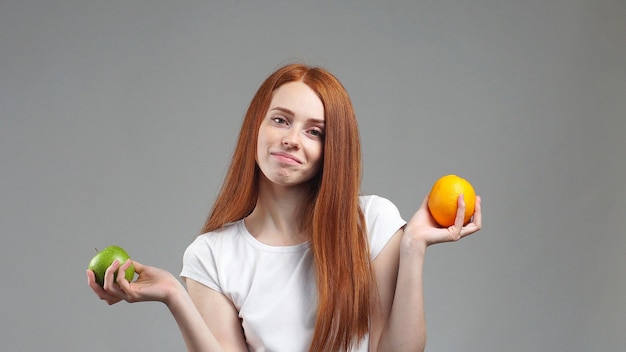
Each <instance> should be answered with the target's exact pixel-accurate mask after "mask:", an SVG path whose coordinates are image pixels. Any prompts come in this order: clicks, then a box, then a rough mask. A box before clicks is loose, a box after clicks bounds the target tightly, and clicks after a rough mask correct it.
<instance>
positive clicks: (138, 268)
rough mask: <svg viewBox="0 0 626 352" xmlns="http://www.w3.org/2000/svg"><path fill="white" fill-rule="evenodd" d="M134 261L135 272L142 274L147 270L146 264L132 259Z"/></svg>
mask: <svg viewBox="0 0 626 352" xmlns="http://www.w3.org/2000/svg"><path fill="white" fill-rule="evenodd" d="M132 262H133V266H134V267H135V272H136V273H137V274H141V272H142V271H144V270H146V266H145V265H143V264H141V263H140V262H138V261H136V260H132Z"/></svg>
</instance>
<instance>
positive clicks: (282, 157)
mask: <svg viewBox="0 0 626 352" xmlns="http://www.w3.org/2000/svg"><path fill="white" fill-rule="evenodd" d="M270 154H271V155H272V156H274V157H275V158H276V159H278V160H279V161H281V162H283V163H287V164H298V165H300V164H302V161H300V159H298V158H296V157H295V156H293V155H291V154H289V153H283V152H274V153H270Z"/></svg>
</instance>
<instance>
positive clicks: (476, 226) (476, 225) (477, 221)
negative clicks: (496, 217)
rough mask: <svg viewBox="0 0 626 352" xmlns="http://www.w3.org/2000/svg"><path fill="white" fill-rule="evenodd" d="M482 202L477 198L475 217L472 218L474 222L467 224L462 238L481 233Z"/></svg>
mask: <svg viewBox="0 0 626 352" xmlns="http://www.w3.org/2000/svg"><path fill="white" fill-rule="evenodd" d="M481 201H482V199H481V198H480V197H479V196H476V202H475V203H474V204H475V205H474V216H473V218H472V222H471V223H469V224H467V226H465V227H464V228H463V231H462V236H463V237H464V236H467V235H471V234H473V233H474V232H477V231H479V230H480V229H481V228H482V210H481Z"/></svg>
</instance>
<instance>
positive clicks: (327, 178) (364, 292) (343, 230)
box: [202, 64, 374, 352]
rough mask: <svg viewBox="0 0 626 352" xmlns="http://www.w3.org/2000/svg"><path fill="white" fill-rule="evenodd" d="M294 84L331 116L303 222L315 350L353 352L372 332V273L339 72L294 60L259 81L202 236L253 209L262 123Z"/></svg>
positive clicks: (353, 131) (355, 144)
mask: <svg viewBox="0 0 626 352" xmlns="http://www.w3.org/2000/svg"><path fill="white" fill-rule="evenodd" d="M296 81H299V82H303V83H304V84H306V85H307V86H309V87H310V88H311V89H312V90H313V91H314V92H315V93H316V94H317V96H318V97H319V98H320V100H321V101H322V104H323V105H324V119H325V132H324V134H325V135H324V156H323V158H324V160H323V166H322V168H321V169H320V171H319V173H318V175H316V176H315V177H314V178H313V179H311V180H310V181H308V183H307V185H308V187H307V189H308V194H307V198H306V200H305V201H304V202H303V204H302V206H301V208H300V209H299V214H300V219H298V221H299V223H300V226H301V227H302V228H303V229H304V230H305V231H306V232H307V233H308V234H309V236H310V239H311V248H312V251H313V258H314V265H315V273H316V282H317V294H318V312H317V320H316V325H315V331H314V334H313V339H312V342H311V347H310V349H309V351H310V352H328V351H348V350H350V348H351V346H352V345H353V344H354V343H355V342H357V341H360V340H361V339H362V338H363V337H365V336H366V335H367V334H368V332H369V313H370V293H371V291H372V288H373V287H374V277H373V274H372V268H371V263H370V256H369V245H368V240H367V233H366V230H365V220H364V216H363V213H362V211H361V208H360V206H359V192H360V186H361V146H360V137H359V131H358V126H357V122H356V116H355V113H354V109H353V107H352V103H351V101H350V97H349V95H348V93H347V91H346V89H345V88H344V86H343V85H342V84H341V82H340V81H339V80H338V79H337V78H336V77H335V76H333V75H332V74H331V73H330V72H328V71H327V70H325V69H323V68H320V67H309V66H306V65H303V64H290V65H287V66H283V67H281V68H279V69H278V70H277V71H275V72H274V73H272V74H271V75H270V76H269V77H268V78H267V79H266V80H265V81H264V82H263V83H262V84H261V86H260V87H259V89H258V91H257V92H256V94H255V96H254V97H253V99H252V101H251V103H250V106H249V107H248V110H247V112H246V114H245V117H244V120H243V124H242V126H241V130H240V132H239V138H238V141H237V144H236V146H235V151H234V153H233V157H232V161H231V165H230V167H229V169H228V172H227V174H226V178H225V180H224V183H223V185H222V188H221V190H220V193H219V194H218V196H217V199H216V201H215V203H214V205H213V209H212V210H211V213H210V215H209V217H208V218H207V221H206V223H205V225H204V227H203V228H202V233H207V232H210V231H214V230H216V229H219V228H221V227H223V226H224V225H226V224H228V223H231V222H235V221H238V220H241V219H243V218H245V217H246V216H248V215H249V214H250V213H251V212H252V210H253V209H254V207H255V205H256V202H257V197H258V184H259V177H260V175H259V173H260V170H259V168H258V167H257V165H256V158H255V156H256V141H257V137H258V132H259V126H260V124H261V122H262V120H263V118H264V117H265V114H266V113H267V110H268V109H269V105H270V103H271V99H272V94H273V92H274V91H275V90H276V89H277V88H278V87H280V86H282V85H283V84H285V83H288V82H296Z"/></svg>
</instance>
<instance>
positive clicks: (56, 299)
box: [0, 0, 626, 352]
mask: <svg viewBox="0 0 626 352" xmlns="http://www.w3.org/2000/svg"><path fill="white" fill-rule="evenodd" d="M293 61H298V62H305V63H309V64H314V65H321V66H324V67H326V68H328V69H330V70H331V71H332V72H334V73H335V74H336V75H337V76H338V77H339V78H340V79H341V80H342V81H343V82H344V84H345V85H346V87H347V89H348V91H349V92H350V94H351V97H352V99H353V102H354V105H355V108H356V110H357V114H358V118H359V120H360V127H361V133H362V140H363V149H364V150H363V152H364V163H365V165H364V172H365V174H364V185H363V191H364V193H375V194H380V195H383V196H385V197H388V198H389V199H391V200H392V201H394V202H395V203H396V204H397V205H398V207H399V208H400V209H401V211H402V213H403V215H404V216H405V217H406V218H408V217H410V216H411V215H412V213H413V212H414V211H415V210H416V209H417V207H418V206H419V204H420V202H421V200H422V198H423V197H424V195H425V194H426V193H427V192H428V191H429V190H430V186H431V185H432V183H433V182H434V181H435V180H436V179H437V178H438V177H439V176H442V175H444V174H447V173H457V174H459V175H461V176H463V177H465V178H467V179H469V180H470V181H471V182H472V183H473V184H474V186H475V188H476V189H477V192H478V193H479V194H481V195H482V197H483V206H484V229H483V230H482V231H481V232H480V233H478V234H476V235H474V236H473V237H471V238H468V239H466V240H463V241H461V242H459V243H456V244H445V245H438V246H435V247H432V248H431V249H430V250H429V253H428V255H427V264H426V273H425V295H426V298H425V299H426V314H427V324H428V329H429V330H428V333H429V338H428V346H427V350H428V351H494V352H496V351H623V350H624V348H625V347H626V334H624V329H625V328H626V304H625V303H624V297H626V256H625V252H626V231H625V230H624V229H625V227H624V216H625V214H626V201H625V198H626V187H625V186H624V180H625V179H626V178H625V176H626V157H625V155H626V139H625V138H624V136H623V135H624V134H625V133H626V2H624V1H623V0H529V1H513V0H473V1H466V0H441V1H409V0H405V1H389V2H385V3H384V4H373V3H365V2H359V1H337V2H308V3H301V2H294V3H291V2H289V1H284V2H281V1H258V2H252V1H250V2H229V3H228V4H217V3H213V2H210V1H209V2H207V1H164V0H161V1H156V0H149V1H148V0H134V1H120V0H115V1H80V0H74V1H72V0H59V1H33V0H2V1H0V118H1V120H0V170H1V171H0V176H1V178H0V202H1V203H0V226H1V233H2V246H1V248H0V264H1V272H2V273H1V274H0V275H1V276H0V279H1V282H2V290H1V292H2V293H1V294H2V296H1V297H2V306H1V307H2V310H1V312H0V324H1V325H0V349H1V350H3V351H41V350H48V351H51V350H54V351H131V350H138V351H176V350H183V349H184V344H183V341H182V338H181V337H180V334H179V332H178V330H177V327H176V325H175V323H174V321H173V319H172V318H171V316H170V315H169V312H168V311H167V309H166V307H165V306H163V305H161V304H157V303H139V304H133V305H131V304H127V303H120V304H118V305H115V306H113V307H108V306H107V305H106V304H105V303H103V302H101V301H99V300H98V299H97V298H96V296H95V295H93V294H92V292H91V291H90V289H89V288H88V287H87V285H86V277H85V269H86V266H87V263H88V261H89V259H90V258H91V257H92V255H93V254H94V249H93V248H94V247H98V248H103V247H105V246H107V245H110V244H119V245H122V246H124V247H126V248H127V249H128V251H129V252H130V253H131V255H132V256H133V257H134V258H135V259H137V260H139V261H141V262H144V263H145V264H150V265H155V266H159V267H162V268H165V269H167V270H169V271H171V272H172V273H175V274H178V272H179V271H180V268H181V257H182V254H183V251H184V249H185V248H186V246H187V245H188V244H189V243H190V242H191V241H192V240H193V238H194V237H195V236H196V234H197V233H198V231H199V229H200V226H201V225H202V223H203V220H204V218H205V216H206V215H207V213H208V211H209V209H210V206H211V204H212V201H213V199H214V197H215V194H216V192H217V190H218V188H219V186H220V184H221V181H222V178H223V176H224V171H225V168H226V167H227V165H228V162H229V158H230V155H231V151H232V146H233V143H234V140H235V138H236V135H237V132H238V129H239V125H240V122H241V118H242V116H243V114H244V111H245V109H246V106H247V104H248V102H249V101H250V99H251V98H252V95H253V93H254V91H255V90H256V89H257V87H258V85H259V84H260V83H261V81H262V80H263V78H265V77H266V76H267V75H268V74H269V73H270V72H271V71H273V70H274V69H276V68H277V67H279V66H280V65H282V64H285V63H288V62H293Z"/></svg>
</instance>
